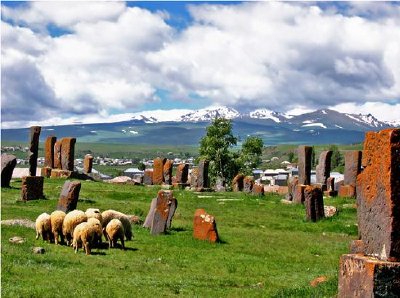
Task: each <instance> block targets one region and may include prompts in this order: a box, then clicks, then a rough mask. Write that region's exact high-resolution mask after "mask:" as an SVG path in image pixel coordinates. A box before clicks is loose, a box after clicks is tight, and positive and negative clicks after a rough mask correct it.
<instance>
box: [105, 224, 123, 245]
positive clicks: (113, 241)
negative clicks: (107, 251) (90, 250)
mask: <svg viewBox="0 0 400 298" xmlns="http://www.w3.org/2000/svg"><path fill="white" fill-rule="evenodd" d="M105 234H106V235H107V239H108V246H109V248H111V247H116V245H117V241H118V239H120V240H121V245H122V248H123V249H125V243H124V235H125V231H124V226H123V225H122V222H121V221H120V220H119V219H116V218H114V219H112V220H110V222H109V223H108V224H107V226H106V229H105Z"/></svg>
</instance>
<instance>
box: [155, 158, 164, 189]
mask: <svg viewBox="0 0 400 298" xmlns="http://www.w3.org/2000/svg"><path fill="white" fill-rule="evenodd" d="M165 162H166V159H165V158H160V157H157V158H155V159H154V162H153V184H154V185H161V184H162V183H163V182H164V164H165Z"/></svg>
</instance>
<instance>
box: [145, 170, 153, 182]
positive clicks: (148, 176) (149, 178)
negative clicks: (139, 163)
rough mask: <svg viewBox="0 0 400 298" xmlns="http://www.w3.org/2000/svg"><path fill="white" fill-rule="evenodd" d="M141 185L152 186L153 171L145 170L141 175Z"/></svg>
mask: <svg viewBox="0 0 400 298" xmlns="http://www.w3.org/2000/svg"><path fill="white" fill-rule="evenodd" d="M143 184H144V185H153V169H147V170H145V171H144V174H143Z"/></svg>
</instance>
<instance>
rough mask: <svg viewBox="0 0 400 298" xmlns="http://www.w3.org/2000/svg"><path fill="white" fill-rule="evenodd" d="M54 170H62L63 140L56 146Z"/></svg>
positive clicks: (57, 142)
mask: <svg viewBox="0 0 400 298" xmlns="http://www.w3.org/2000/svg"><path fill="white" fill-rule="evenodd" d="M53 168H54V169H60V170H61V168H62V167H61V140H58V141H56V142H55V144H54V165H53Z"/></svg>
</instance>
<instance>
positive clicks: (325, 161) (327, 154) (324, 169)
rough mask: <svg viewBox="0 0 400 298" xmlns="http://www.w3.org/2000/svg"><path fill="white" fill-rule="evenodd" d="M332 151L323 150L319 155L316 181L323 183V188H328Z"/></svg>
mask: <svg viewBox="0 0 400 298" xmlns="http://www.w3.org/2000/svg"><path fill="white" fill-rule="evenodd" d="M331 157H332V151H322V152H321V154H320V155H319V160H318V165H317V167H316V182H317V183H320V184H321V185H322V190H323V191H324V190H326V189H327V187H326V184H327V179H328V178H329V176H330V175H331Z"/></svg>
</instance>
